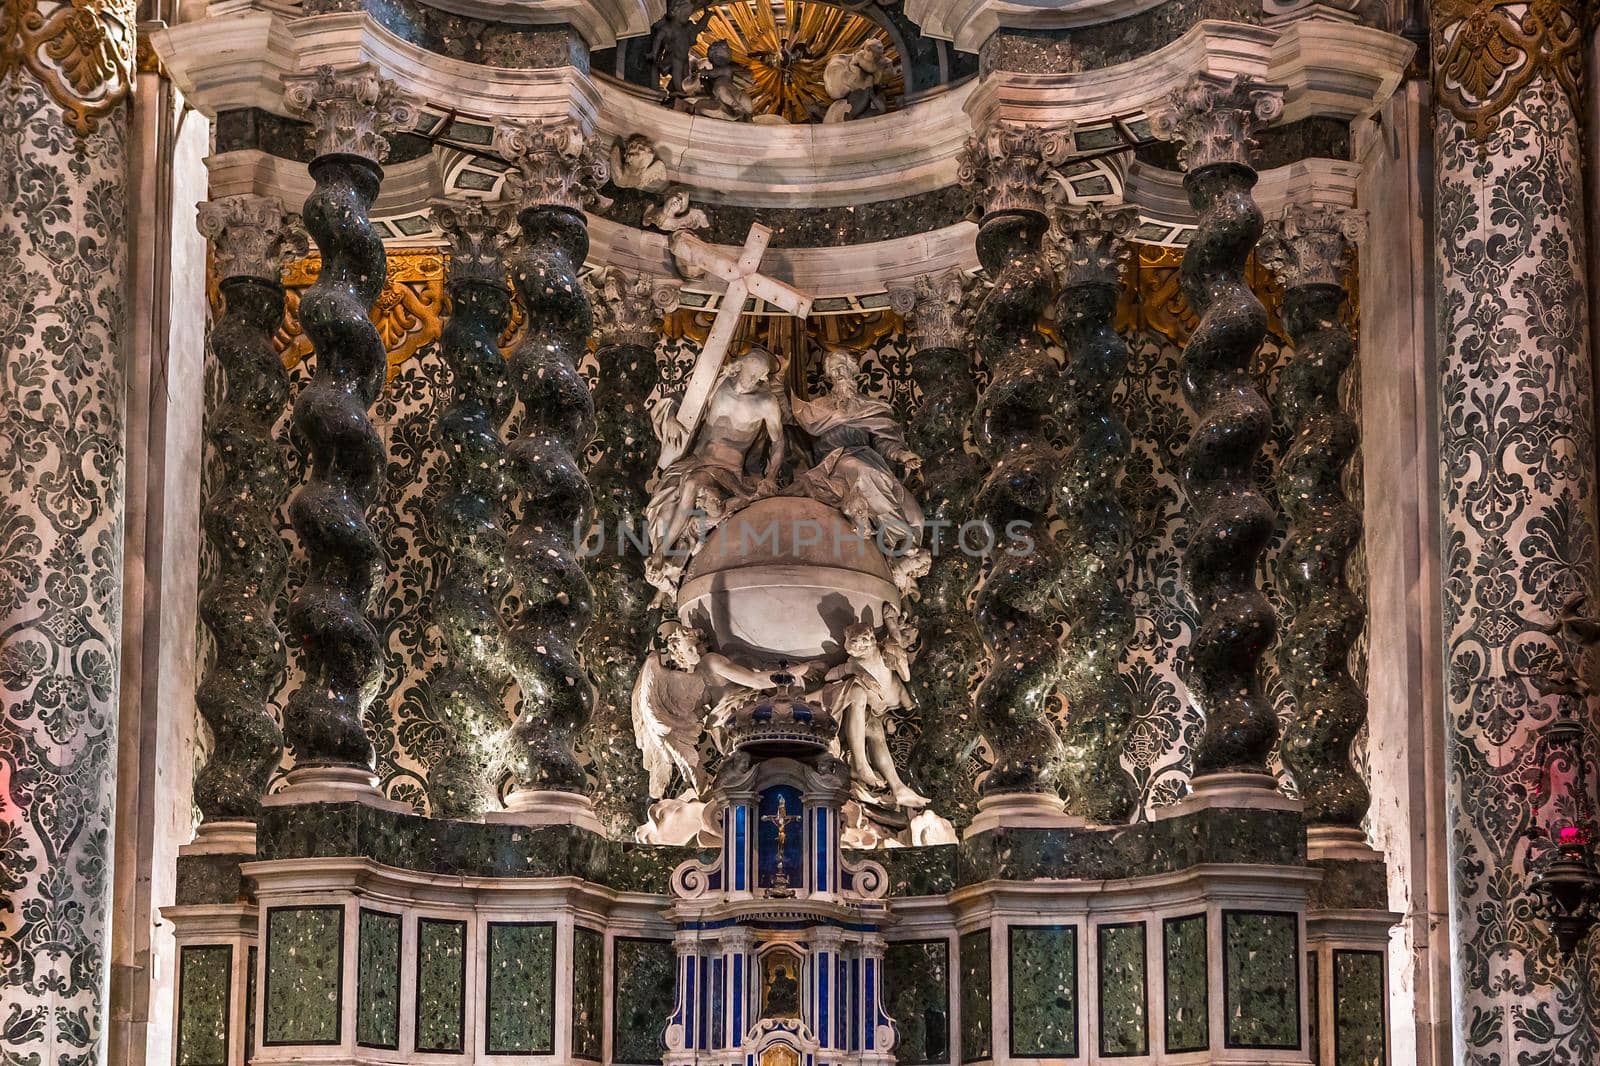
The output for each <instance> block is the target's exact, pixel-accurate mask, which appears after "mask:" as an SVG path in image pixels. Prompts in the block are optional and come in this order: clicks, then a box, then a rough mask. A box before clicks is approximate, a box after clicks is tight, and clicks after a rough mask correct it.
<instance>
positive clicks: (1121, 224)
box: [1047, 204, 1139, 288]
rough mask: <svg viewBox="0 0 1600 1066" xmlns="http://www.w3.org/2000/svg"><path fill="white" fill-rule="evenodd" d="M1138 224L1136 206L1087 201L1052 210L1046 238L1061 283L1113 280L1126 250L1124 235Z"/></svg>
mask: <svg viewBox="0 0 1600 1066" xmlns="http://www.w3.org/2000/svg"><path fill="white" fill-rule="evenodd" d="M1138 224H1139V209H1138V208H1136V207H1102V206H1100V205H1099V204H1089V205H1088V206H1086V207H1070V208H1061V209H1060V210H1058V211H1056V212H1055V213H1054V215H1053V216H1052V217H1051V219H1050V233H1049V235H1048V237H1047V240H1048V241H1049V247H1050V250H1051V252H1052V254H1053V258H1055V259H1056V261H1057V265H1058V269H1059V271H1060V274H1061V283H1062V285H1063V286H1064V287H1066V288H1072V287H1073V286H1077V285H1115V284H1117V282H1118V281H1119V280H1120V275H1121V273H1122V262H1123V260H1124V259H1125V258H1126V257H1127V254H1128V235H1129V234H1131V233H1132V232H1133V230H1134V227H1136V226H1137V225H1138Z"/></svg>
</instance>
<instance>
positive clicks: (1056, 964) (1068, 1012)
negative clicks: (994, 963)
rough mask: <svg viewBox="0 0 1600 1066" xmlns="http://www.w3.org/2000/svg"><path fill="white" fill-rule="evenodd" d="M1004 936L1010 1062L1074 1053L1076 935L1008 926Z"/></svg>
mask: <svg viewBox="0 0 1600 1066" xmlns="http://www.w3.org/2000/svg"><path fill="white" fill-rule="evenodd" d="M1009 936H1010V951H1009V957H1010V965H1011V969H1010V983H1011V1057H1012V1058H1030V1059H1034V1058H1038V1059H1068V1058H1074V1057H1076V1056H1077V1054H1078V931H1077V929H1075V928H1074V927H1072V926H1070V925H1013V926H1012V927H1011V928H1010V930H1009Z"/></svg>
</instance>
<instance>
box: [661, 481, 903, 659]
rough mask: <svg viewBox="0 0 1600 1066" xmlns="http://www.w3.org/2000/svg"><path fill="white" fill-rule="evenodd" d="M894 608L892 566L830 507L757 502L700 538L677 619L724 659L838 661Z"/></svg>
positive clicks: (799, 501)
mask: <svg viewBox="0 0 1600 1066" xmlns="http://www.w3.org/2000/svg"><path fill="white" fill-rule="evenodd" d="M896 599H897V593H896V591H895V587H894V582H893V580H892V577H891V574H890V570H889V564H888V561H887V560H886V559H885V558H884V556H883V553H882V552H881V551H880V550H879V549H878V546H877V544H876V543H875V542H874V541H873V540H872V539H870V538H862V537H860V536H859V535H858V534H857V533H856V531H855V528H854V526H853V525H852V524H851V522H850V520H849V519H848V518H846V517H845V516H844V515H843V514H841V513H840V512H838V511H837V510H835V509H834V508H832V507H829V506H828V505H826V504H823V503H818V502H817V501H816V500H810V499H804V498H799V497H771V498H769V499H765V500H760V501H757V502H756V503H753V504H751V505H750V506H749V507H746V508H744V509H743V510H741V511H739V512H738V513H736V514H734V515H733V516H732V517H730V518H727V519H725V520H724V521H723V522H722V523H721V524H719V525H718V526H717V527H716V528H715V529H713V530H712V531H711V532H710V534H709V535H708V536H707V537H706V540H705V543H704V544H703V545H702V546H701V547H700V550H699V551H698V552H696V553H695V557H694V558H693V559H692V560H691V561H690V563H689V567H688V569H687V570H686V571H685V573H684V581H683V585H682V589H681V591H680V593H679V597H678V616H679V618H681V619H682V620H683V621H684V622H685V623H687V624H690V625H696V626H699V627H700V628H702V629H704V630H706V631H709V632H710V633H711V635H712V643H713V644H714V646H715V647H716V648H717V650H719V651H721V652H722V653H723V654H727V655H734V656H739V657H743V658H749V659H752V660H756V661H761V662H776V661H788V662H798V661H801V660H810V659H829V660H835V661H837V660H841V659H843V658H844V649H843V647H842V638H843V636H844V629H845V627H846V626H848V625H851V624H852V623H856V622H866V623H870V624H871V625H874V626H876V625H878V624H879V623H881V622H882V620H883V608H884V605H885V604H892V603H894V602H895V601H896Z"/></svg>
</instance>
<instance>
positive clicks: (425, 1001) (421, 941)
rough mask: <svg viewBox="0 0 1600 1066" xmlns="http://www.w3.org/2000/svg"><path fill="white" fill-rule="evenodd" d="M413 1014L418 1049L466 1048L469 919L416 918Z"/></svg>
mask: <svg viewBox="0 0 1600 1066" xmlns="http://www.w3.org/2000/svg"><path fill="white" fill-rule="evenodd" d="M416 997H417V1000H416V1004H415V1006H414V1008H413V1017H414V1018H415V1020H416V1030H417V1035H416V1047H417V1050H418V1051H434V1052H447V1053H453V1054H461V1053H462V1052H464V1051H465V1050H466V1040H465V1037H464V1035H463V1034H464V1033H465V1032H466V1026H467V1019H466V1013H467V923H466V922H461V921H453V920H450V919H440V918H418V919H417V988H416Z"/></svg>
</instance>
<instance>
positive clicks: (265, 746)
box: [194, 196, 306, 852]
mask: <svg viewBox="0 0 1600 1066" xmlns="http://www.w3.org/2000/svg"><path fill="white" fill-rule="evenodd" d="M298 224H299V219H297V218H295V217H294V216H292V215H289V214H287V213H286V212H285V211H284V209H283V205H282V204H281V203H280V202H278V201H277V200H275V199H271V198H269V197H265V196H229V197H225V198H223V199H221V200H216V201H213V202H210V203H203V204H201V205H200V209H199V218H198V225H199V228H200V232H201V233H202V234H204V235H205V236H206V238H207V239H208V240H209V241H210V242H211V262H212V265H213V267H214V269H215V270H216V272H217V274H218V276H219V277H220V278H221V279H222V280H221V282H220V285H221V288H222V298H223V300H224V309H223V312H222V314H221V316H219V317H218V319H217V321H216V323H215V324H214V325H213V326H212V328H211V341H210V348H211V357H212V359H213V360H214V361H215V363H216V366H217V369H218V372H219V378H220V385H221V390H222V392H221V397H220V401H219V402H218V403H217V405H216V407H215V409H214V410H212V411H211V412H210V413H209V417H208V418H207V419H206V423H207V424H206V438H207V443H208V445H209V456H208V458H209V459H210V461H211V462H212V463H213V464H215V465H214V466H213V468H212V470H211V472H210V475H211V476H210V481H211V485H212V488H211V492H210V495H209V497H208V498H207V500H206V501H205V510H204V512H203V514H202V515H201V525H202V526H203V528H204V529H205V533H206V540H207V544H208V546H209V547H210V549H211V551H212V553H213V555H214V557H215V564H214V565H215V568H216V569H215V572H214V575H213V577H212V580H211V582H210V584H209V585H207V587H206V588H205V589H204V590H203V591H202V592H201V594H200V603H199V608H200V617H201V620H202V621H203V622H204V623H205V625H206V628H207V630H208V631H209V632H210V635H211V643H212V647H213V657H212V661H211V665H210V667H209V669H207V670H206V672H205V674H204V676H203V677H202V678H201V680H200V684H199V687H198V688H197V689H196V691H195V704H196V706H197V707H198V709H199V712H200V717H201V718H202V719H203V720H204V721H205V724H206V727H207V729H209V730H210V732H211V749H210V756H209V758H208V759H207V760H206V764H205V766H204V767H202V768H201V769H200V770H199V771H198V772H197V773H196V774H195V779H194V796H195V806H197V807H198V808H199V809H200V817H201V820H202V825H201V833H200V838H201V839H202V840H209V839H214V838H215V837H216V836H217V835H218V834H219V833H225V832H229V831H235V832H237V833H238V834H239V836H240V838H241V839H240V844H241V850H242V851H246V852H253V851H254V846H253V828H252V826H253V823H254V821H255V818H256V814H257V813H258V812H259V810H260V807H261V797H262V796H263V795H264V794H265V793H266V790H267V781H268V779H269V778H270V777H271V775H272V771H273V770H274V769H276V768H277V765H278V760H279V759H281V758H282V756H283V733H282V732H281V731H280V730H279V728H278V722H277V719H276V717H275V716H274V715H273V712H272V709H271V708H270V707H269V706H268V703H269V701H270V700H271V699H272V697H273V696H274V695H275V694H276V692H277V690H278V685H279V684H280V683H281V682H282V680H283V668H284V661H285V656H286V652H285V650H284V645H283V634H282V633H281V632H280V631H279V630H278V626H277V623H276V622H275V621H274V620H273V617H272V613H273V609H274V606H275V604H276V602H277V599H278V596H279V594H280V593H281V592H282V591H283V582H284V576H285V573H286V571H287V569H288V565H289V547H288V545H287V544H285V543H284V540H283V538H282V537H281V536H279V534H278V529H277V525H276V516H277V511H278V508H280V507H282V506H283V502H284V500H285V499H287V498H288V495H289V481H288V478H287V476H286V475H285V461H284V459H285V457H284V455H283V452H282V446H281V444H280V443H279V442H278V441H277V440H275V439H274V438H273V427H274V426H275V424H276V423H277V421H278V419H279V417H281V416H282V414H283V412H284V411H285V410H286V409H287V407H288V405H289V377H288V375H287V374H286V373H285V372H284V369H283V360H282V358H281V357H280V356H279V355H278V350H277V347H276V346H275V345H274V344H273V342H272V335H273V334H274V333H275V332H276V331H277V329H278V327H279V325H280V324H281V323H282V322H283V311H284V290H283V284H282V282H281V280H280V276H281V270H282V266H283V262H284V260H285V259H286V258H288V257H298V256H302V255H304V254H305V248H306V242H305V237H304V236H303V235H302V234H301V233H300V232H299V231H298V228H297V227H298Z"/></svg>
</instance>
